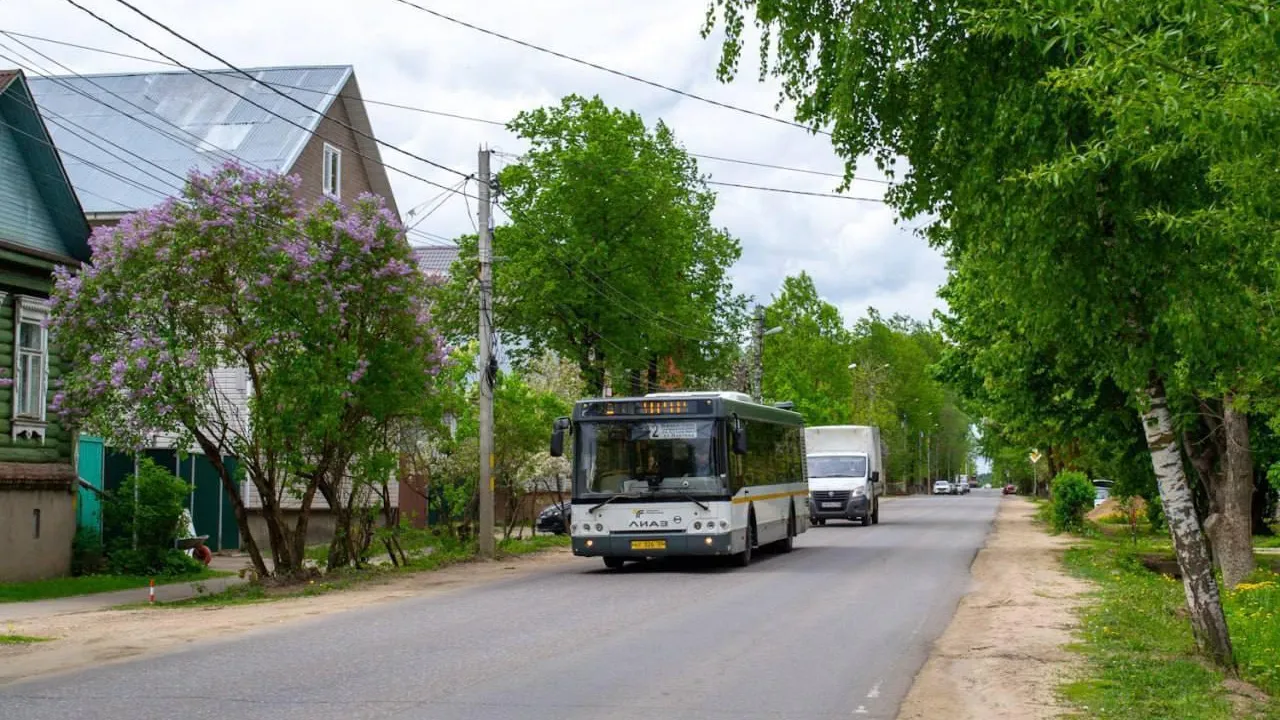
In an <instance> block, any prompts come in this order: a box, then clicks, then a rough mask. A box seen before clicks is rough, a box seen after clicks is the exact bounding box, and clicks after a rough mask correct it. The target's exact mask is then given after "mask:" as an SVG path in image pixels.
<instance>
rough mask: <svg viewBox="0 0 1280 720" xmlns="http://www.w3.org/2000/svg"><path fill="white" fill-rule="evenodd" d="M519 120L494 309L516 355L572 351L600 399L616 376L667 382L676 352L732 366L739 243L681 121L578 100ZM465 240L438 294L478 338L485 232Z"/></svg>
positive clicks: (497, 242)
mask: <svg viewBox="0 0 1280 720" xmlns="http://www.w3.org/2000/svg"><path fill="white" fill-rule="evenodd" d="M508 128H509V129H510V130H511V131H512V132H514V133H516V135H518V136H519V137H520V138H522V139H524V140H526V141H527V142H528V143H529V144H530V148H529V150H528V152H526V153H525V154H524V155H523V156H522V157H521V158H520V159H519V160H518V161H516V162H513V163H512V164H510V165H508V166H507V167H505V168H503V170H502V171H501V172H500V173H499V175H498V187H499V188H500V192H501V197H502V198H503V199H502V201H501V204H500V207H501V209H502V211H504V212H505V213H506V214H507V215H509V217H510V218H511V222H510V223H509V224H505V225H502V226H499V227H498V228H496V229H495V231H494V249H495V250H494V252H495V253H496V254H497V255H498V256H499V257H500V260H499V261H498V262H497V263H495V266H494V296H495V303H494V316H495V323H496V327H497V328H498V332H499V333H500V334H501V336H502V337H503V338H504V339H506V340H508V341H510V342H509V343H508V347H509V348H510V349H511V352H512V355H513V356H514V357H515V358H516V359H517V360H518V361H526V360H528V359H530V358H533V357H537V356H539V355H541V354H542V353H543V352H544V351H548V350H549V351H552V352H554V353H556V354H557V355H559V356H561V357H563V358H566V359H569V360H571V361H573V362H574V363H576V364H577V366H578V368H579V370H580V372H581V374H582V377H583V379H584V380H585V381H586V384H587V391H588V392H589V393H591V394H598V393H600V391H601V390H602V389H603V387H604V384H605V382H606V379H607V378H614V379H615V380H617V381H620V382H621V384H623V385H630V387H631V389H632V390H633V391H643V390H646V389H653V388H656V387H657V386H658V385H659V384H660V383H662V382H663V381H664V377H663V376H664V375H669V374H672V373H670V372H669V369H670V368H669V367H668V365H667V363H668V361H670V362H671V363H672V364H673V365H674V368H675V369H676V370H677V371H678V373H681V374H693V375H705V374H715V373H716V372H717V371H719V370H720V369H722V368H725V367H727V366H728V364H729V362H730V361H731V358H732V355H733V353H734V345H735V343H736V342H737V340H738V338H739V337H740V335H741V332H742V329H743V328H744V327H745V324H744V319H745V315H744V307H745V301H744V299H743V297H742V296H740V295H738V294H735V293H734V292H733V289H732V286H731V284H730V280H729V275H728V269H729V267H730V266H731V265H732V264H733V263H734V262H735V261H736V260H737V259H738V257H739V255H740V253H741V250H740V248H739V245H738V241H737V240H736V239H734V238H733V237H732V236H731V235H729V234H728V232H726V231H725V230H722V229H719V228H716V227H714V226H713V225H712V224H711V211H712V208H713V207H714V205H715V195H714V194H713V193H712V192H711V191H710V190H708V189H707V185H706V183H705V182H704V180H703V178H702V176H701V175H700V173H699V172H698V167H697V164H696V162H695V161H694V160H693V159H692V158H691V157H690V156H689V154H688V153H687V152H686V151H685V150H684V149H683V148H682V147H681V146H680V144H679V143H678V142H677V140H676V138H675V135H674V134H673V133H672V132H671V130H670V128H668V127H667V126H666V125H665V124H663V123H661V122H659V123H658V124H657V125H656V126H655V127H654V128H652V129H650V128H647V127H645V124H644V122H643V120H642V119H641V118H640V116H639V115H638V114H636V113H634V112H624V111H622V110H617V109H614V108H610V107H608V106H607V105H605V103H604V102H603V101H601V100H600V99H599V98H598V97H596V98H591V99H586V98H582V97H578V96H576V95H570V96H568V97H566V98H564V99H563V100H562V101H561V102H560V103H559V104H558V105H556V106H552V107H547V108H539V109H536V110H530V111H527V112H522V113H520V114H519V115H518V116H517V117H516V118H515V119H514V120H512V121H511V122H510V123H509V125H508ZM460 245H461V246H462V251H461V256H460V261H459V263H460V265H459V267H460V268H461V270H460V271H458V272H455V273H454V277H455V280H454V281H453V282H452V283H451V284H450V285H449V286H447V287H446V288H445V289H444V290H443V292H442V298H441V305H442V307H443V308H444V309H445V310H444V312H445V313H447V314H448V316H449V317H450V319H451V323H450V325H451V328H452V334H453V335H454V336H455V337H457V338H463V337H470V336H474V330H473V329H472V328H473V325H474V319H473V316H474V312H473V308H475V307H476V301H475V299H474V288H473V287H472V285H473V284H472V282H471V278H473V277H474V276H475V272H473V269H474V268H475V258H476V244H475V239H474V237H466V238H462V239H461V240H460ZM667 379H668V380H670V378H667ZM675 382H677V383H678V382H679V380H678V376H676V379H675Z"/></svg>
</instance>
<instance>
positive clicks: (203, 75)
mask: <svg viewBox="0 0 1280 720" xmlns="http://www.w3.org/2000/svg"><path fill="white" fill-rule="evenodd" d="M66 1H67V3H68V4H70V5H72V6H74V7H75V8H77V9H79V10H80V11H82V12H84V13H85V14H87V15H89V16H90V17H92V18H93V19H95V20H97V21H98V22H100V23H102V24H103V25H106V26H107V27H109V28H111V29H112V30H115V31H116V32H117V33H120V34H121V35H124V36H125V37H127V38H129V39H130V40H133V41H134V42H136V43H138V44H139V45H142V46H143V47H145V48H147V49H148V50H150V51H152V52H154V53H156V54H157V55H160V56H161V57H164V58H167V59H168V60H170V61H172V62H174V63H176V64H177V65H179V66H180V67H182V68H183V69H184V70H186V71H187V72H190V73H192V74H194V75H196V76H198V77H200V78H201V79H203V80H204V81H206V82H208V83H209V84H211V85H213V86H214V87H217V88H219V89H221V90H223V91H224V92H227V93H229V94H231V95H234V96H236V97H238V98H240V99H241V100H244V101H245V102H247V103H249V104H250V105H253V106H254V107H256V108H258V109H259V110H262V111H263V112H265V113H267V114H269V115H271V116H273V117H276V118H279V119H280V120H283V121H285V122H287V123H289V124H290V125H293V126H294V127H297V128H298V129H300V130H302V131H303V132H306V133H307V134H308V135H312V136H314V135H315V134H316V133H315V131H314V130H312V129H310V128H308V127H306V126H305V125H303V124H302V123H299V122H297V121H296V120H293V119H292V118H287V117H285V116H283V115H281V114H279V113H277V112H275V111H273V110H271V109H270V108H268V107H266V106H265V105H262V104H261V103H259V102H257V101H255V100H253V99H252V98H249V97H246V96H245V95H242V94H240V93H238V92H235V91H234V90H232V89H230V88H228V87H226V86H225V85H222V84H220V83H217V82H215V81H214V80H212V79H211V78H210V77H209V75H210V74H211V73H208V72H201V71H199V70H196V69H195V68H193V67H191V66H189V65H185V64H183V63H181V62H179V61H178V60H177V59H176V58H174V57H172V56H171V55H168V54H167V53H165V52H163V51H161V50H159V49H158V48H156V47H155V46H154V45H151V44H150V43H148V42H146V41H145V40H142V39H141V38H139V37H137V36H136V35H134V34H132V33H130V32H129V31H127V30H124V29H122V28H120V27H119V26H118V25H116V24H115V23H113V22H111V21H110V20H107V19H106V18H104V17H102V16H101V15H99V14H97V13H95V12H94V11H92V10H90V9H89V8H87V7H85V6H84V5H81V4H80V3H79V2H77V0H66ZM232 67H234V66H232ZM250 78H251V79H252V76H250ZM255 82H256V81H255ZM308 110H312V109H311V108H308ZM347 149H348V150H350V151H351V152H352V154H354V155H356V156H357V157H361V158H364V159H365V160H369V161H371V162H375V163H377V164H379V165H381V166H382V167H385V168H386V169H388V170H394V171H396V172H398V173H400V174H402V175H405V176H407V177H410V178H413V179H415V180H419V181H421V182H424V183H426V184H428V185H432V186H434V187H438V188H441V189H449V190H452V188H449V187H448V186H447V185H443V184H441V183H438V182H436V181H434V180H429V179H427V178H425V177H423V176H421V175H418V174H417V173H413V172H410V171H408V170H403V169H401V168H398V167H395V166H394V165H391V164H389V163H386V162H383V161H382V160H380V159H375V158H371V157H369V156H368V155H365V154H364V153H362V152H360V151H359V150H358V149H355V148H347ZM401 152H404V151H401ZM405 154H406V155H408V154H409V153H407V152H406V153H405ZM452 172H459V171H457V170H453V171H452Z"/></svg>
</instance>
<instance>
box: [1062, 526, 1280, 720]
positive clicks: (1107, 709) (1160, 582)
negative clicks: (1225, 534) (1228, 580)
mask: <svg viewBox="0 0 1280 720" xmlns="http://www.w3.org/2000/svg"><path fill="white" fill-rule="evenodd" d="M1168 548H1169V542H1168V538H1167V537H1161V536H1152V535H1150V534H1149V533H1148V534H1145V535H1143V536H1141V537H1139V538H1138V541H1137V542H1136V543H1135V542H1133V540H1132V538H1129V537H1127V536H1125V537H1114V536H1107V535H1101V534H1098V533H1094V534H1093V535H1092V537H1090V538H1089V539H1086V540H1084V541H1083V542H1082V543H1081V544H1080V545H1079V546H1077V547H1074V548H1072V549H1070V550H1068V551H1067V553H1066V558H1065V562H1066V565H1067V567H1068V568H1069V569H1070V571H1071V572H1073V573H1075V574H1076V575H1079V576H1081V577H1084V578H1086V579H1088V580H1091V581H1092V582H1094V583H1095V584H1096V585H1097V587H1098V592H1097V599H1096V602H1094V603H1091V604H1090V605H1089V606H1088V607H1087V608H1086V609H1085V610H1084V611H1083V617H1082V620H1083V622H1082V628H1081V633H1080V634H1081V642H1080V643H1079V644H1078V645H1077V646H1076V648H1077V649H1078V650H1079V651H1080V652H1082V653H1083V654H1084V655H1085V657H1086V658H1087V667H1086V676H1085V677H1084V678H1082V679H1080V680H1078V681H1076V682H1073V683H1070V684H1068V685H1066V686H1065V687H1064V688H1063V694H1064V695H1065V697H1066V698H1067V699H1068V700H1070V701H1071V702H1072V703H1074V704H1075V705H1076V706H1077V707H1078V708H1079V709H1080V714H1079V717H1089V718H1148V719H1152V720H1154V719H1156V718H1168V719H1169V720H1175V719H1176V720H1219V719H1221V720H1228V719H1230V718H1263V719H1266V720H1280V661H1278V660H1277V659H1278V658H1280V575H1277V574H1275V573H1273V572H1271V571H1269V570H1259V571H1258V572H1257V573H1256V574H1255V575H1254V577H1252V578H1250V581H1251V582H1249V583H1245V584H1242V585H1240V586H1239V587H1238V588H1237V589H1236V590H1235V591H1232V592H1229V593H1226V595H1225V596H1224V598H1223V606H1224V609H1225V611H1226V613H1227V623H1228V625H1229V626H1230V628H1231V637H1232V641H1233V644H1234V645H1235V651H1236V658H1237V661H1238V662H1239V664H1240V676H1241V679H1243V680H1244V681H1246V682H1248V683H1251V684H1252V685H1254V686H1256V687H1257V688H1259V689H1260V690H1262V691H1263V692H1264V693H1267V694H1269V695H1270V698H1255V699H1250V698H1248V697H1247V696H1246V695H1242V694H1240V693H1239V692H1237V691H1236V690H1233V689H1232V688H1231V687H1230V686H1229V685H1228V684H1226V683H1224V680H1225V677H1224V675H1223V674H1222V673H1221V672H1219V671H1218V670H1215V669H1213V668H1212V667H1210V666H1209V665H1208V664H1207V663H1206V662H1205V661H1204V660H1203V658H1202V656H1201V655H1200V654H1199V653H1198V652H1197V651H1196V646H1195V642H1194V640H1193V638H1192V636H1191V626H1190V623H1189V622H1188V620H1187V615H1186V608H1185V604H1186V601H1185V598H1184V595H1183V590H1182V583H1181V581H1178V580H1175V579H1173V578H1172V577H1170V576H1168V575H1161V574H1158V573H1155V572H1152V571H1151V570H1149V569H1148V568H1147V567H1146V566H1145V565H1144V564H1143V561H1142V560H1143V558H1144V557H1147V558H1150V557H1151V556H1153V555H1157V554H1158V555H1164V554H1166V553H1168V552H1169V550H1168Z"/></svg>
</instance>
